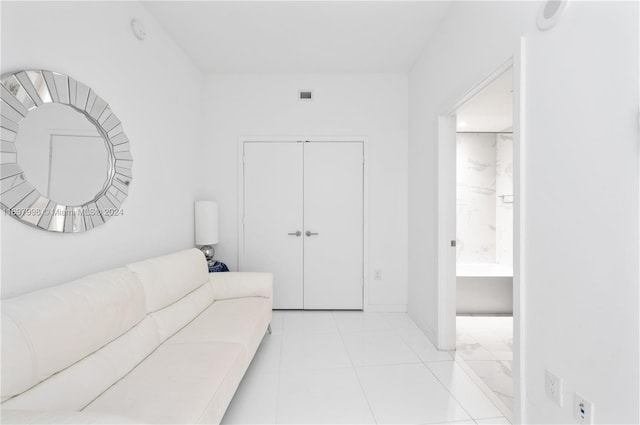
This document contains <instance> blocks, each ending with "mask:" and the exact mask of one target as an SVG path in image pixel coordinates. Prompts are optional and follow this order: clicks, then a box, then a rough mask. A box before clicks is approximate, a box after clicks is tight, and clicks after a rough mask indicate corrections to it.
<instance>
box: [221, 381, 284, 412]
mask: <svg viewBox="0 0 640 425" xmlns="http://www.w3.org/2000/svg"><path fill="white" fill-rule="evenodd" d="M279 379H280V375H279V374H278V373H260V372H257V371H256V369H249V370H247V373H245V375H244V378H242V381H241V382H240V385H239V386H238V389H237V390H236V394H235V395H234V396H233V399H232V400H231V403H230V404H229V407H228V408H227V411H226V413H225V414H224V417H223V418H222V422H221V423H223V424H274V423H276V419H277V418H276V413H277V407H278V384H279V382H278V381H279Z"/></svg>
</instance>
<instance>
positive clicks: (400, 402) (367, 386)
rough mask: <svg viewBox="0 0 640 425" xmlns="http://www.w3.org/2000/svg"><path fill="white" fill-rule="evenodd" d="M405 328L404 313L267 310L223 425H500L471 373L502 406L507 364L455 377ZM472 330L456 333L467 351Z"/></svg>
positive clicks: (440, 356)
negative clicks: (265, 329) (267, 330)
mask: <svg viewBox="0 0 640 425" xmlns="http://www.w3.org/2000/svg"><path fill="white" fill-rule="evenodd" d="M410 320H411V319H410V318H409V317H408V316H407V315H405V314H403V313H400V314H397V313H389V314H386V313H362V312H305V311H275V312H274V315H273V320H272V326H271V327H272V330H273V333H272V334H271V335H268V334H267V335H265V337H264V339H263V340H262V343H261V344H260V346H259V347H258V350H257V352H256V355H255V356H254V359H253V361H252V363H251V365H250V366H249V368H248V370H247V373H246V374H245V376H244V378H243V380H242V381H241V383H240V385H239V387H238V390H237V392H236V395H235V396H234V398H233V400H232V401H231V404H230V405H229V408H228V410H227V413H226V414H225V416H224V418H223V420H222V423H223V424H238V423H247V424H248V423H299V424H312V423H328V424H332V423H371V424H375V423H376V422H377V423H416V424H430V425H433V424H435V423H448V424H452V423H456V422H457V423H471V424H472V423H474V422H473V420H476V421H477V423H485V422H484V421H485V420H487V421H488V422H486V423H496V424H502V423H505V422H503V421H504V418H503V417H502V416H503V415H502V414H500V413H496V412H495V411H493V410H492V408H491V406H490V405H488V404H487V396H486V395H485V394H484V393H482V391H481V388H480V387H484V385H483V384H482V383H481V382H480V381H479V379H478V378H477V377H475V375H472V374H471V373H472V372H471V371H472V370H474V371H476V374H477V375H479V376H480V377H484V378H485V379H489V378H491V377H493V379H494V381H495V384H494V386H493V387H491V388H492V389H494V390H497V391H500V392H501V393H502V394H503V397H507V398H508V397H509V395H510V394H511V396H512V393H509V391H508V388H507V387H508V385H507V384H506V383H505V380H506V379H507V378H509V376H510V370H511V364H512V363H511V361H510V360H501V361H497V360H490V361H485V360H480V361H479V360H476V361H475V363H474V361H473V360H472V361H468V362H466V364H467V365H468V366H465V367H462V366H464V365H463V364H461V365H460V367H462V370H460V368H459V367H458V364H457V363H454V362H453V361H452V359H453V358H455V356H451V354H450V352H441V351H438V350H437V349H436V348H435V347H434V346H433V344H432V343H431V341H429V339H428V338H427V337H426V336H425V335H424V334H423V333H422V331H421V330H419V329H418V328H417V327H416V326H415V325H414V324H412V322H411V321H410ZM468 322H469V324H470V325H472V327H473V326H475V325H474V324H473V323H472V322H470V321H468ZM502 325H503V323H502V322H500V323H499V326H502ZM477 328H478V327H477V326H475V328H474V329H477ZM474 329H466V330H465V331H464V332H462V334H463V335H464V341H465V342H466V343H467V344H469V345H472V344H476V343H479V341H477V340H476V339H475V338H474V337H473V331H474ZM501 332H502V331H501ZM489 339H490V337H489ZM489 339H487V340H488V341H489ZM489 342H491V341H489ZM493 342H494V343H495V342H496V341H495V338H494V340H493ZM471 351H473V350H471ZM458 355H459V354H458ZM471 366H475V368H473V367H471ZM507 371H508V373H507ZM460 372H463V373H466V374H467V375H466V376H465V375H464V374H463V373H460ZM490 386H491V385H490ZM491 397H493V395H491ZM491 397H489V401H491V400H493V401H494V402H495V403H499V401H498V399H497V398H491ZM501 408H502V407H501ZM489 416H495V417H494V418H489V419H487V417H489ZM481 421H482V422H481Z"/></svg>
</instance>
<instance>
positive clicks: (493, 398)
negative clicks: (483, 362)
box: [454, 356, 513, 423]
mask: <svg viewBox="0 0 640 425" xmlns="http://www.w3.org/2000/svg"><path fill="white" fill-rule="evenodd" d="M487 361H492V360H487ZM454 362H455V363H457V364H458V365H460V367H461V368H462V370H463V371H464V372H465V373H466V374H467V375H468V376H469V378H471V380H472V381H473V382H474V384H476V386H477V387H478V388H480V391H482V392H483V393H484V395H485V396H486V397H487V398H488V399H489V401H490V402H491V403H493V405H494V406H495V407H496V408H497V409H498V410H499V411H500V412H501V413H502V415H503V416H504V417H505V418H506V419H507V420H508V421H509V422H511V423H513V412H512V411H511V409H509V408H508V407H507V405H506V404H505V403H504V402H503V401H502V400H500V398H499V397H498V395H497V394H496V393H495V392H494V391H493V390H492V389H491V388H490V387H489V385H487V383H486V382H484V381H483V380H482V378H480V376H479V375H478V374H477V373H476V372H475V371H474V370H473V369H472V368H471V366H469V365H468V364H467V363H466V362H465V361H464V359H463V358H461V357H459V356H457V357H456V358H454Z"/></svg>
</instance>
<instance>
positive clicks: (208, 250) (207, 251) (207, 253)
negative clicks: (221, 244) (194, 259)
mask: <svg viewBox="0 0 640 425" xmlns="http://www.w3.org/2000/svg"><path fill="white" fill-rule="evenodd" d="M200 251H202V253H203V254H204V258H206V259H207V264H208V265H210V266H211V265H213V263H215V262H216V261H215V260H214V259H213V256H214V255H215V254H216V250H215V249H213V247H212V246H211V245H204V246H202V247H200Z"/></svg>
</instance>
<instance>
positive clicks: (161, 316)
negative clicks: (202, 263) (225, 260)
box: [149, 285, 213, 341]
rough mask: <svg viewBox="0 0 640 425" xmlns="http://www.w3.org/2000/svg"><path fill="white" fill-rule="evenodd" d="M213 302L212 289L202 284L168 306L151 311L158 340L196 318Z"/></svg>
mask: <svg viewBox="0 0 640 425" xmlns="http://www.w3.org/2000/svg"><path fill="white" fill-rule="evenodd" d="M212 302H213V289H212V288H211V286H210V285H202V286H200V287H199V288H198V289H196V290H195V291H193V292H191V293H190V294H188V295H187V296H185V297H184V298H181V299H180V300H178V301H176V302H175V303H173V304H171V305H170V306H168V307H165V308H163V309H162V310H158V311H156V312H154V313H151V314H150V315H149V317H151V318H153V320H155V321H156V324H157V326H158V333H159V335H160V341H164V340H166V339H167V338H169V337H170V336H172V335H173V334H175V333H176V332H177V331H178V330H180V329H182V328H183V327H184V326H185V325H187V324H188V323H189V322H191V321H192V320H193V319H194V318H196V317H197V316H198V315H199V314H200V313H202V311H203V310H204V309H205V308H207V307H209V306H210V305H211V303H212Z"/></svg>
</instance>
